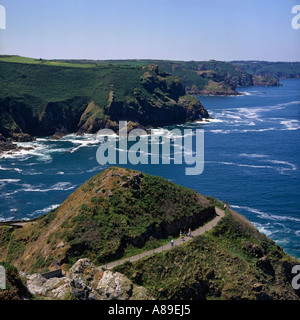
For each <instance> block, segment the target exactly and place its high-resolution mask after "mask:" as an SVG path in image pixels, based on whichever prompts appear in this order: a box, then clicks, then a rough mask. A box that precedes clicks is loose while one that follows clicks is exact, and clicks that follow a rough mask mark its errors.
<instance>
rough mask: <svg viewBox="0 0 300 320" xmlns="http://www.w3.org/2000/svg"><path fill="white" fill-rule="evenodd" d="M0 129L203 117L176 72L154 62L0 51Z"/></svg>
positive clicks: (91, 128) (85, 127)
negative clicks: (83, 60) (66, 59)
mask: <svg viewBox="0 0 300 320" xmlns="http://www.w3.org/2000/svg"><path fill="white" fill-rule="evenodd" d="M0 70H1V77H0V86H1V93H0V133H1V134H2V135H3V136H4V137H12V138H13V139H15V140H19V137H20V136H22V135H24V134H29V135H31V136H47V135H53V134H54V133H55V132H56V131H57V130H63V131H65V132H78V133H85V132H88V133H96V132H97V131H98V130H99V129H101V128H105V127H110V128H113V129H114V130H117V128H118V123H117V122H118V121H119V120H127V121H130V122H131V123H132V126H136V127H137V126H160V125H168V124H176V123H182V122H186V121H194V120H197V119H201V118H202V117H205V118H207V117H208V113H207V111H206V110H205V109H204V107H203V106H202V105H201V103H200V102H199V100H198V99H196V98H194V97H192V96H189V95H188V94H187V93H186V92H185V90H184V89H183V87H182V85H181V83H180V81H179V80H178V78H176V77H174V76H172V75H170V74H169V73H167V72H164V71H162V70H161V69H159V68H158V67H157V66H153V65H150V66H125V65H122V66H121V65H112V64H97V65H96V64H74V63H73V64H72V63H63V62H60V63H58V62H49V61H44V60H35V59H28V58H27V59H26V58H22V57H14V56H12V57H7V56H2V57H0Z"/></svg>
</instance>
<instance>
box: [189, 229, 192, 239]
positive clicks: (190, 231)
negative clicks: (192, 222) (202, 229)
mask: <svg viewBox="0 0 300 320" xmlns="http://www.w3.org/2000/svg"><path fill="white" fill-rule="evenodd" d="M191 236H192V230H191V228H189V237H191Z"/></svg>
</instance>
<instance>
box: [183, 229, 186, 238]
mask: <svg viewBox="0 0 300 320" xmlns="http://www.w3.org/2000/svg"><path fill="white" fill-rule="evenodd" d="M183 235H184V236H185V237H186V227H184V231H183Z"/></svg>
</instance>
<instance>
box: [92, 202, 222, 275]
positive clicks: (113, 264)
mask: <svg viewBox="0 0 300 320" xmlns="http://www.w3.org/2000/svg"><path fill="white" fill-rule="evenodd" d="M215 210H216V214H217V216H216V217H215V218H214V219H213V220H211V221H209V222H208V223H206V224H205V225H204V226H202V227H200V228H198V229H195V230H194V231H192V237H188V236H186V237H184V238H183V239H180V238H178V239H175V240H174V245H173V247H172V246H171V243H168V244H164V245H163V246H161V247H158V248H156V249H152V250H149V251H145V252H142V253H140V254H137V255H135V256H132V257H128V258H124V259H121V260H117V261H113V262H109V263H107V264H104V265H102V266H100V267H98V268H100V269H101V268H105V269H112V268H114V267H116V266H118V265H120V264H122V263H124V262H126V261H130V262H133V261H137V260H139V259H142V258H144V257H146V256H149V255H151V254H154V253H158V252H162V251H166V250H170V249H171V248H174V247H175V246H181V245H183V244H184V243H187V242H188V241H191V240H192V239H193V237H194V236H198V235H200V234H203V233H204V232H206V231H208V230H211V229H212V228H213V227H214V226H216V225H217V223H218V222H219V221H220V220H221V219H222V218H223V217H224V215H225V212H224V211H223V210H221V209H219V208H217V207H215Z"/></svg>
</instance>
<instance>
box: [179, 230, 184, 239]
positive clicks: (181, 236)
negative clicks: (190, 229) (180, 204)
mask: <svg viewBox="0 0 300 320" xmlns="http://www.w3.org/2000/svg"><path fill="white" fill-rule="evenodd" d="M180 239H181V240H182V241H184V237H183V234H182V232H181V230H180Z"/></svg>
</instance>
